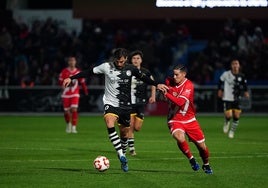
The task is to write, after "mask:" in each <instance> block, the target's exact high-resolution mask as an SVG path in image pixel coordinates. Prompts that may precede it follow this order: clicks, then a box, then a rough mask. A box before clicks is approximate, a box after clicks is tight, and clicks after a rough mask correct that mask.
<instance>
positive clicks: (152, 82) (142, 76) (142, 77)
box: [133, 68, 168, 91]
mask: <svg viewBox="0 0 268 188" xmlns="http://www.w3.org/2000/svg"><path fill="white" fill-rule="evenodd" d="M133 75H134V76H136V77H137V78H138V79H140V80H142V81H143V82H145V83H146V84H148V85H152V86H156V88H157V89H159V90H161V91H166V90H168V87H167V86H166V85H165V84H159V83H157V82H156V81H155V80H152V79H151V78H150V77H148V76H146V75H145V74H143V73H142V72H140V71H139V69H137V68H135V69H134V70H133Z"/></svg>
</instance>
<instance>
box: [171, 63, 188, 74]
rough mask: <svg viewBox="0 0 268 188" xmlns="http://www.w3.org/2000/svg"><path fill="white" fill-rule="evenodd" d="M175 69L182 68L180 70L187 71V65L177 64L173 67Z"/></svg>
mask: <svg viewBox="0 0 268 188" xmlns="http://www.w3.org/2000/svg"><path fill="white" fill-rule="evenodd" d="M173 70H180V71H182V72H186V73H187V71H188V70H187V67H186V66H185V65H183V64H178V65H176V66H175V67H174V68H173Z"/></svg>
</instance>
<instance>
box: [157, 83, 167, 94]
mask: <svg viewBox="0 0 268 188" xmlns="http://www.w3.org/2000/svg"><path fill="white" fill-rule="evenodd" d="M156 88H157V89H159V90H161V91H162V92H164V93H166V92H167V90H168V89H169V88H168V86H166V85H165V84H157V87H156Z"/></svg>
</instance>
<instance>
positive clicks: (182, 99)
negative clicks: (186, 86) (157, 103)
mask: <svg viewBox="0 0 268 188" xmlns="http://www.w3.org/2000/svg"><path fill="white" fill-rule="evenodd" d="M165 97H166V98H167V99H169V100H170V101H171V102H173V103H175V104H176V105H178V106H183V105H184V104H185V102H186V101H187V100H188V99H187V98H186V97H185V96H183V95H180V96H179V97H175V96H173V95H172V94H171V93H168V92H166V93H165Z"/></svg>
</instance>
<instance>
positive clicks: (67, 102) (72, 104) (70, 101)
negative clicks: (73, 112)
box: [62, 97, 79, 110]
mask: <svg viewBox="0 0 268 188" xmlns="http://www.w3.org/2000/svg"><path fill="white" fill-rule="evenodd" d="M62 103H63V108H64V110H69V109H70V108H78V104H79V97H70V98H62Z"/></svg>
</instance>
